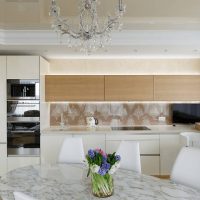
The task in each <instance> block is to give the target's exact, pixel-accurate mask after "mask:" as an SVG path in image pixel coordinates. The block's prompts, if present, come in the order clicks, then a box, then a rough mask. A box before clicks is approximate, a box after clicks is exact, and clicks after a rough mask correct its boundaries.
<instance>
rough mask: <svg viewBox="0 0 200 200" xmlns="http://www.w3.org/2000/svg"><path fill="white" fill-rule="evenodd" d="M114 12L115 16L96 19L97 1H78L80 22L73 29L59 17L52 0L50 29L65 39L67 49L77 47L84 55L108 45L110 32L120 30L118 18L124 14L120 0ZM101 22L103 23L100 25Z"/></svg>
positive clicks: (123, 7)
mask: <svg viewBox="0 0 200 200" xmlns="http://www.w3.org/2000/svg"><path fill="white" fill-rule="evenodd" d="M118 1H119V2H118V3H119V5H118V6H117V8H116V10H115V16H113V17H111V16H108V17H107V18H106V20H101V23H100V19H98V15H97V3H98V0H80V22H79V27H78V28H74V27H72V25H70V23H69V21H68V20H67V19H65V18H62V17H61V16H60V8H59V7H58V6H57V4H56V0H52V2H51V7H50V16H51V17H52V18H53V22H52V28H53V29H54V30H55V31H56V32H57V33H58V34H59V36H60V37H61V40H62V41H63V40H64V38H66V41H67V45H68V47H78V48H79V49H80V51H84V52H86V53H90V52H93V51H95V50H97V49H99V48H103V47H104V46H105V45H106V44H108V43H109V41H110V40H111V39H110V34H111V31H112V30H116V29H118V30H120V29H121V26H122V24H121V23H120V18H121V17H122V16H123V15H124V13H125V6H124V5H123V3H122V0H118ZM102 21H103V23H102Z"/></svg>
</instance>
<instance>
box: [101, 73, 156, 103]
mask: <svg viewBox="0 0 200 200" xmlns="http://www.w3.org/2000/svg"><path fill="white" fill-rule="evenodd" d="M105 100H107V101H151V100H153V76H123V75H122V76H121V75H120V76H118V75H116V76H114V75H113V76H105Z"/></svg>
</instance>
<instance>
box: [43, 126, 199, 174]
mask: <svg viewBox="0 0 200 200" xmlns="http://www.w3.org/2000/svg"><path fill="white" fill-rule="evenodd" d="M147 127H148V128H149V129H150V130H128V131H127V130H126V131H124V130H112V129H111V127H109V126H98V127H94V128H89V127H86V126H74V127H63V128H61V127H50V128H47V129H44V130H42V135H41V163H42V164H55V163H56V162H57V158H58V154H59V151H60V148H61V145H62V143H63V140H64V139H65V138H66V137H82V139H83V145H84V150H85V153H87V151H88V149H90V148H97V147H98V148H101V149H103V150H104V151H106V152H107V153H112V152H114V151H116V150H117V148H118V146H119V144H120V142H121V141H123V140H126V141H138V142H139V143H140V154H141V163H142V173H144V174H148V175H159V176H168V175H169V174H170V172H171V169H172V166H173V163H174V161H175V159H176V157H177V154H178V152H179V150H180V149H181V147H182V146H183V145H184V144H182V140H181V137H180V133H181V132H186V131H196V130H195V129H194V126H188V125H187V126H186V125H185V126H183V125H176V126H172V125H159V126H158V125H155V126H147Z"/></svg>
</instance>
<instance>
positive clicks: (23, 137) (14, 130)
mask: <svg viewBox="0 0 200 200" xmlns="http://www.w3.org/2000/svg"><path fill="white" fill-rule="evenodd" d="M7 129H8V132H7V141H8V144H7V146H8V155H9V156H10V155H39V154H40V124H39V123H34V122H33V123H19V122H18V123H8V128H7Z"/></svg>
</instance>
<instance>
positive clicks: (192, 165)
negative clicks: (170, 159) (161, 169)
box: [171, 147, 200, 189]
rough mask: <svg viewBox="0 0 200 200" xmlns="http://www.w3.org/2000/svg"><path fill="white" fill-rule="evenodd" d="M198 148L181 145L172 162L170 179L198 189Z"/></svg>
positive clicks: (199, 153) (199, 179)
mask: <svg viewBox="0 0 200 200" xmlns="http://www.w3.org/2000/svg"><path fill="white" fill-rule="evenodd" d="M199 169H200V149H199V148H194V147H183V148H182V149H181V151H180V153H179V154H178V157H177V159H176V161H175V163H174V166H173V169H172V173H171V180H172V181H174V182H175V183H179V184H183V185H186V186H189V187H192V188H196V189H200V173H199Z"/></svg>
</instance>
